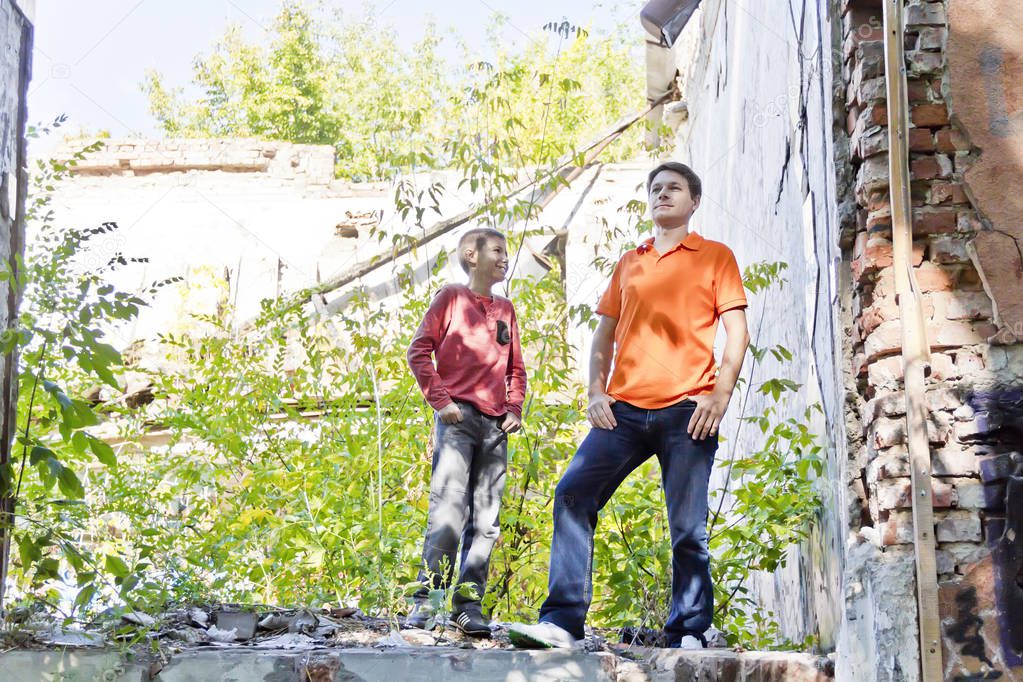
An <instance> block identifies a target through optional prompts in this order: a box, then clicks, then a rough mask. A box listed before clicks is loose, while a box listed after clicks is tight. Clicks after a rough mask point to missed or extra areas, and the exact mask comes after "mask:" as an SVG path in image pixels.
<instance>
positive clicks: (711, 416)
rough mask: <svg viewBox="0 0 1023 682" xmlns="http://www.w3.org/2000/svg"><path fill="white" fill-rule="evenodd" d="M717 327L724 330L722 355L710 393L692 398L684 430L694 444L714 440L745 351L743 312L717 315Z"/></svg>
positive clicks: (747, 342)
mask: <svg viewBox="0 0 1023 682" xmlns="http://www.w3.org/2000/svg"><path fill="white" fill-rule="evenodd" d="M721 324H722V325H724V327H725V352H724V355H723V356H722V358H721V367H720V368H719V370H718V377H717V381H716V382H715V383H714V390H713V391H711V392H710V393H708V394H707V395H698V396H693V400H694V401H695V402H696V410H695V411H694V412H693V416H692V418H691V419H690V420H689V426H688V428H687V429H686V431H688V433H689V434H690V435H691V436H692V437H693V438H695V439H696V440H703V439H704V438H706V437H707V436H716V435H717V432H718V426H719V425H720V424H721V419H722V417H724V416H725V410H727V409H728V401H729V400H730V399H731V398H732V391H733V390H734V389H735V382H736V381H738V380H739V370H741V369H742V361H743V359H744V358H745V357H746V349H747V348H748V347H749V331H748V330H747V328H746V309H745V308H734V309H732V310H726V311H725V312H723V313H721Z"/></svg>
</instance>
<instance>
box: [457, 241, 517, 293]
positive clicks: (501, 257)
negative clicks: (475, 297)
mask: <svg viewBox="0 0 1023 682" xmlns="http://www.w3.org/2000/svg"><path fill="white" fill-rule="evenodd" d="M470 248H471V247H470ZM466 255H467V260H468V261H469V265H470V268H471V270H470V271H471V272H472V276H473V277H474V278H476V279H477V281H479V282H489V283H491V284H497V283H498V282H502V281H504V276H505V275H506V274H507V273H508V248H507V244H505V241H504V240H503V239H500V238H498V237H487V239H486V241H485V242H484V243H483V245H482V246H479V247H478V248H476V249H473V250H472V251H471V252H470V253H468V254H466Z"/></svg>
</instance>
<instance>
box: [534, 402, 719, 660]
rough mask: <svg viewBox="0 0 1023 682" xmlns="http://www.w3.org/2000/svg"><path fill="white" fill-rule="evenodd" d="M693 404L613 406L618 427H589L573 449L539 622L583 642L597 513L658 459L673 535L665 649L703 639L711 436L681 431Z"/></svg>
mask: <svg viewBox="0 0 1023 682" xmlns="http://www.w3.org/2000/svg"><path fill="white" fill-rule="evenodd" d="M695 408H696V403H694V402H693V401H691V400H685V401H682V402H680V403H677V404H675V405H671V406H669V407H665V408H662V409H658V410H647V409H643V408H639V407H635V406H633V405H629V404H628V403H623V402H617V403H615V404H614V405H612V406H611V409H612V411H613V413H614V416H615V420H616V422H617V426H616V427H615V428H614V429H613V430H610V431H609V430H606V429H598V428H594V429H591V430H590V433H589V434H588V435H587V436H586V438H585V439H584V440H583V442H582V445H580V446H579V449H578V451H576V453H575V457H574V458H573V459H572V462H571V463H570V464H569V465H568V468H567V469H566V470H565V474H564V476H562V477H561V481H560V482H559V483H558V486H557V488H556V490H555V492H554V539H553V541H552V543H551V566H550V576H549V587H548V596H547V600H546V601H545V602H544V604H543V606H542V607H541V608H540V620H541V621H546V622H550V623H554V624H555V625H559V626H561V627H562V628H564V629H565V630H567V631H568V632H569V633H571V634H572V636H574V637H576V638H582V636H583V623H584V622H585V621H586V612H587V610H588V609H589V608H590V601H591V600H592V598H593V581H592V572H593V531H594V528H595V527H596V524H597V512H598V511H600V509H601V508H602V507H603V506H604V505H605V504H607V501H608V500H609V499H611V495H612V494H613V493H614V491H615V490H616V489H617V488H618V486H619V485H621V483H622V481H624V480H625V477H626V476H628V475H629V474H630V473H631V472H632V471H633V470H634V469H635V468H636V467H638V466H639V465H640V464H642V463H643V462H644V461H646V460H647V459H649V458H650V456H651V455H655V454H656V455H657V459H658V461H659V462H660V464H661V483H662V485H663V487H664V497H665V501H666V503H667V506H668V524H669V528H670V530H671V549H672V578H671V610H670V612H669V613H668V620H667V622H666V623H665V625H664V631H665V634H666V635H667V638H668V642H669V644H671V643H676V642H678V641H679V640H680V639H682V637H683V636H685V635H694V636H697V637H699V638H701V639H702V637H703V631H704V630H706V629H707V628H708V627H710V624H711V617H712V615H713V612H714V590H713V588H712V586H711V580H710V554H709V552H708V551H707V484H708V481H709V480H710V471H711V467H712V465H713V463H714V453H715V451H716V450H717V446H718V442H717V436H716V435H715V436H710V437H708V438H706V439H704V440H702V441H700V440H694V439H693V438H692V437H691V436H690V435H689V434H688V433H687V432H686V427H687V426H688V424H689V419H690V417H692V415H693V410H694V409H695Z"/></svg>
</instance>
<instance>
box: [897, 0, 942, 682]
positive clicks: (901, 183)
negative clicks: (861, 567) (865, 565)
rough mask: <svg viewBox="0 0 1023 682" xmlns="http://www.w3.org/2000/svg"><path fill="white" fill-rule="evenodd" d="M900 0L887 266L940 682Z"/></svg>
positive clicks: (921, 603) (920, 610)
mask: <svg viewBox="0 0 1023 682" xmlns="http://www.w3.org/2000/svg"><path fill="white" fill-rule="evenodd" d="M902 3H903V0H885V2H884V30H885V44H884V52H885V80H886V85H887V92H888V171H889V190H890V191H889V198H890V201H891V206H892V246H893V252H894V253H893V267H894V268H895V290H896V296H897V297H898V301H899V316H900V318H901V322H902V360H903V368H904V375H905V378H904V380H903V381H904V386H905V396H906V432H907V436H908V446H909V460H910V471H911V485H912V490H913V547H914V550H915V555H916V599H917V616H918V625H919V630H918V635H919V645H920V671H921V677H920V679H921V680H923V681H924V682H938V681H939V680H941V679H942V663H941V644H940V641H941V640H940V637H941V632H940V624H939V620H938V582H937V566H936V562H935V558H934V553H935V539H934V501H933V497H932V488H931V453H930V445H929V443H928V439H927V403H926V400H925V396H924V370H925V365H926V364H927V362H928V360H929V359H930V349H929V346H928V343H927V338H926V331H925V329H926V328H925V327H924V320H923V312H922V311H923V306H922V305H921V304H920V298H921V297H920V290H919V288H918V287H917V285H916V279H915V278H914V276H913V266H912V263H913V261H912V254H913V214H912V203H911V198H910V172H909V144H908V135H909V107H908V105H907V96H906V62H905V55H904V47H903V31H904V28H903V27H904V23H903V16H902V15H903V5H902Z"/></svg>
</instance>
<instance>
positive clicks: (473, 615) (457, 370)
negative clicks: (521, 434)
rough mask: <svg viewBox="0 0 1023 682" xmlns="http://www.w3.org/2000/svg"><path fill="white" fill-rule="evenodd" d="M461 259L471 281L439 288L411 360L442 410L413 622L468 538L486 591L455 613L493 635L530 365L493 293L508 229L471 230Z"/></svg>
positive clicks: (424, 615)
mask: <svg viewBox="0 0 1023 682" xmlns="http://www.w3.org/2000/svg"><path fill="white" fill-rule="evenodd" d="M458 260H459V263H460V264H461V266H462V269H463V270H465V272H466V273H467V274H468V275H469V284H468V285H463V284H451V285H447V286H445V287H443V288H442V289H441V290H440V291H438V292H437V295H436V296H435V297H434V299H433V302H432V303H431V304H430V308H429V309H428V310H427V311H426V315H425V316H424V317H423V321H422V323H421V324H420V325H419V329H418V330H417V331H416V334H415V337H414V338H413V339H412V344H411V345H410V346H409V349H408V363H409V367H411V368H412V373H413V374H414V375H415V377H416V381H417V382H418V383H419V387H420V388H421V389H422V391H423V395H424V396H425V397H426V400H427V402H428V403H429V404H430V406H431V407H432V408H433V409H434V410H435V411H436V418H435V423H436V445H435V447H434V452H433V473H432V475H431V478H430V508H429V513H428V516H427V521H426V538H425V541H424V543H423V544H424V546H423V568H422V570H421V571H420V574H419V581H420V582H422V583H423V588H422V589H421V590H419V592H417V593H416V595H415V597H414V599H415V606H414V607H413V609H412V612H411V613H410V614H409V616H408V618H407V619H406V625H407V626H409V627H424V626H425V625H426V624H427V622H428V621H429V619H430V615H431V614H430V613H428V609H426V608H424V605H425V604H426V601H427V597H428V594H429V590H430V589H431V588H434V589H436V588H446V587H447V586H448V585H450V584H451V576H452V573H453V570H454V567H455V557H456V553H457V551H458V544H459V539H461V544H462V553H461V565H460V567H459V573H458V583H459V584H462V583H471V584H473V585H474V587H475V590H476V595H475V596H465V595H462V594H459V593H456V594H455V595H454V597H452V621H453V622H454V624H455V625H456V626H457V627H458V628H459V629H460V630H462V632H464V633H466V634H468V635H472V636H475V637H489V636H490V626H489V623H488V622H487V621H486V619H484V617H483V612H482V605H481V603H480V597H482V595H483V593H484V592H485V590H486V580H487V571H488V569H489V566H490V554H491V551H492V550H493V548H494V543H495V542H496V541H497V537H498V535H499V533H500V525H499V521H498V516H499V513H500V508H501V494H502V492H503V491H504V477H505V471H506V469H507V466H508V455H507V449H508V434H509V433H513V432H515V431H517V430H518V429H519V428H520V426H521V422H522V403H523V400H524V398H525V394H526V370H525V365H524V364H523V362H522V349H521V347H520V344H519V330H518V325H517V323H516V321H515V309H514V307H513V306H512V302H511V301H509V300H508V299H506V298H502V297H500V296H495V295H494V294H492V293H491V289H492V288H493V286H494V285H495V284H497V283H499V282H501V281H503V280H504V278H505V275H506V274H507V272H508V252H507V245H506V242H505V238H504V235H502V234H501V233H500V232H498V231H497V230H492V229H489V228H476V229H473V230H469V231H468V232H467V233H466V234H464V235H463V236H462V238H461V240H459V243H458ZM431 356H432V357H431ZM435 363H436V364H435Z"/></svg>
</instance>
